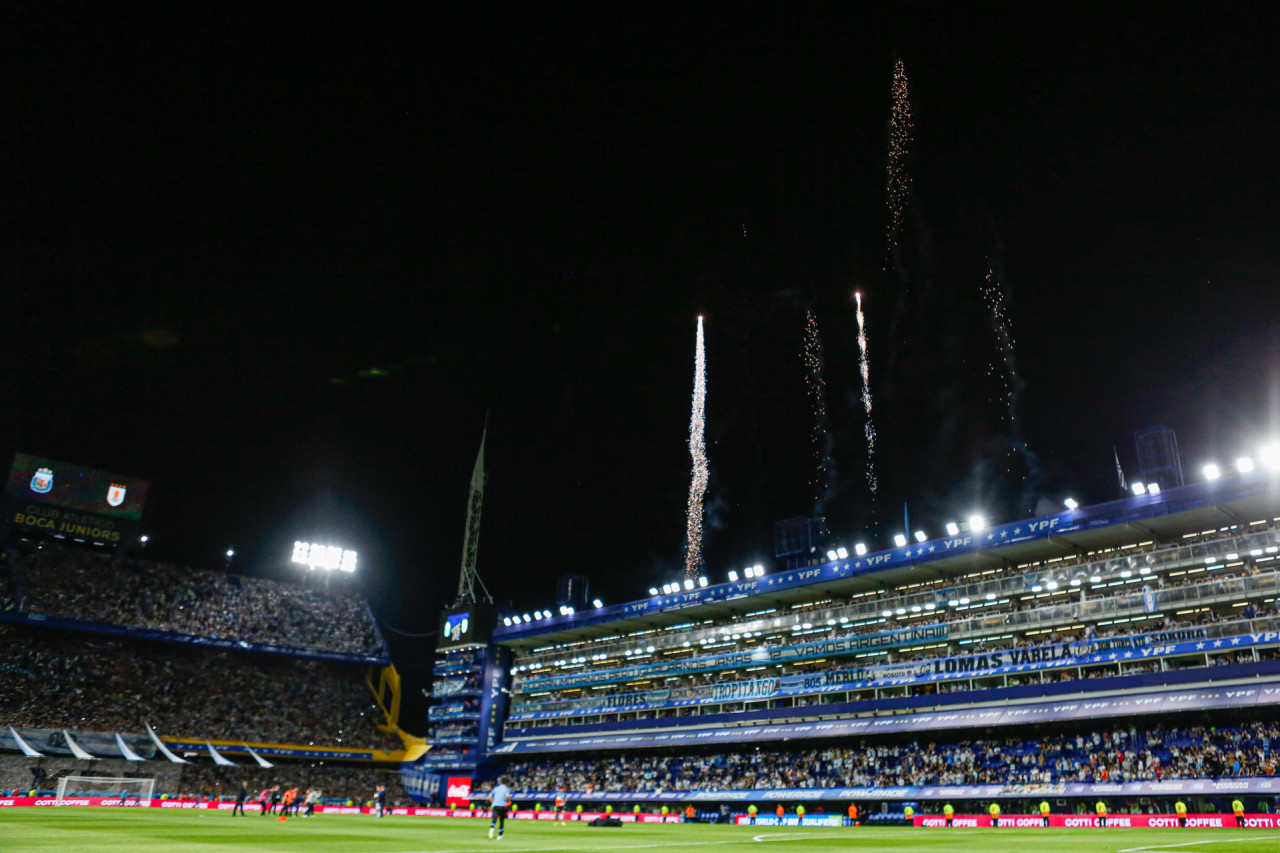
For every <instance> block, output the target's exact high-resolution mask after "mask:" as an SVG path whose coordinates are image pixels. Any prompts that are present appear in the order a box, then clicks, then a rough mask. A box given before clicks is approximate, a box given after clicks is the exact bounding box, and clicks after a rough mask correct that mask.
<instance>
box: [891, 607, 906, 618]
mask: <svg viewBox="0 0 1280 853" xmlns="http://www.w3.org/2000/svg"><path fill="white" fill-rule="evenodd" d="M893 612H894V613H896V614H898V615H899V616H901V615H902V614H904V613H906V612H907V608H905V607H899V608H898V609H896V610H894V611H893Z"/></svg>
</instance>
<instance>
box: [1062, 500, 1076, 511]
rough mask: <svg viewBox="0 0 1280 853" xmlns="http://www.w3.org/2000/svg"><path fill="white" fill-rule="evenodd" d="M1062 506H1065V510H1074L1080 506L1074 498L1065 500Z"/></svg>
mask: <svg viewBox="0 0 1280 853" xmlns="http://www.w3.org/2000/svg"><path fill="white" fill-rule="evenodd" d="M1062 505H1063V506H1065V507H1066V508H1067V509H1076V508H1077V507H1079V506H1080V504H1079V503H1078V502H1077V501H1076V499H1075V498H1067V499H1066V500H1064V501H1063V502H1062Z"/></svg>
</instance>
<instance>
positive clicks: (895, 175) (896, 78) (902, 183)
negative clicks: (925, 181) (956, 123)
mask: <svg viewBox="0 0 1280 853" xmlns="http://www.w3.org/2000/svg"><path fill="white" fill-rule="evenodd" d="M890 92H891V95H892V98H893V106H892V107H891V109H890V111H889V166H888V174H887V175H886V180H885V190H886V193H887V197H888V203H889V228H888V235H887V236H888V238H889V240H888V245H889V257H890V258H891V259H892V260H893V262H894V265H895V266H897V251H898V239H899V237H900V236H901V234H902V223H903V219H904V217H905V215H906V210H907V196H908V194H909V192H910V190H911V173H910V172H909V171H908V170H907V155H908V154H910V152H911V128H912V124H911V100H910V98H909V97H908V91H907V72H906V69H905V67H904V66H903V64H902V60H901V59H899V60H898V61H897V62H896V63H895V64H894V66H893V86H892V88H891V90H890Z"/></svg>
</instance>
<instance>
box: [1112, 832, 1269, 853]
mask: <svg viewBox="0 0 1280 853" xmlns="http://www.w3.org/2000/svg"><path fill="white" fill-rule="evenodd" d="M1273 838H1280V835H1254V836H1250V837H1249V838H1210V839H1207V840H1205V841H1182V842H1179V843H1178V844H1155V845H1153V846H1151V847H1126V848H1125V849H1123V850H1120V851H1117V853H1166V851H1167V850H1168V848H1170V847H1196V846H1199V845H1201V844H1232V843H1234V842H1236V841H1269V840H1271V839H1273Z"/></svg>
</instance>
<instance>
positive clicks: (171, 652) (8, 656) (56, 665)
mask: <svg viewBox="0 0 1280 853" xmlns="http://www.w3.org/2000/svg"><path fill="white" fill-rule="evenodd" d="M0 648H4V650H5V652H4V664H3V668H4V673H5V675H4V678H3V679H0V720H2V721H4V722H5V723H7V724H11V725H15V726H19V727H30V728H44V729H63V728H70V729H73V730H81V729H87V730H90V731H105V732H116V731H121V732H138V731H143V727H142V724H143V723H144V722H147V723H150V724H151V726H152V727H153V728H155V729H156V730H158V731H161V732H164V733H168V734H173V735H182V736H183V737H187V738H193V739H196V740H202V741H203V740H210V739H212V740H242V739H251V740H253V741H255V742H266V743H317V742H318V743H325V744H344V743H345V744H352V745H359V746H374V745H377V746H380V747H382V748H385V749H399V748H400V747H401V744H400V743H399V741H398V740H397V739H396V738H394V736H392V735H388V734H387V733H385V732H382V731H379V730H378V729H377V728H376V724H377V723H379V722H382V718H381V713H380V711H379V710H378V708H377V706H376V705H375V704H374V702H373V701H372V695H371V694H370V691H369V687H368V686H367V685H366V684H365V683H364V673H363V668H362V667H360V666H353V665H350V664H338V663H330V662H328V661H315V660H303V659H297V658H288V657H283V656H268V655H262V654H254V653H250V652H230V651H223V650H218V649H204V648H198V647H190V646H186V645H178V644H169V643H154V642H147V641H142V640H132V639H123V638H115V637H106V638H104V637H98V636H94V635H91V634H78V633H74V632H57V633H54V632H51V631H49V630H48V629H43V628H36V627H28V626H24V625H6V624H3V623H0Z"/></svg>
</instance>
